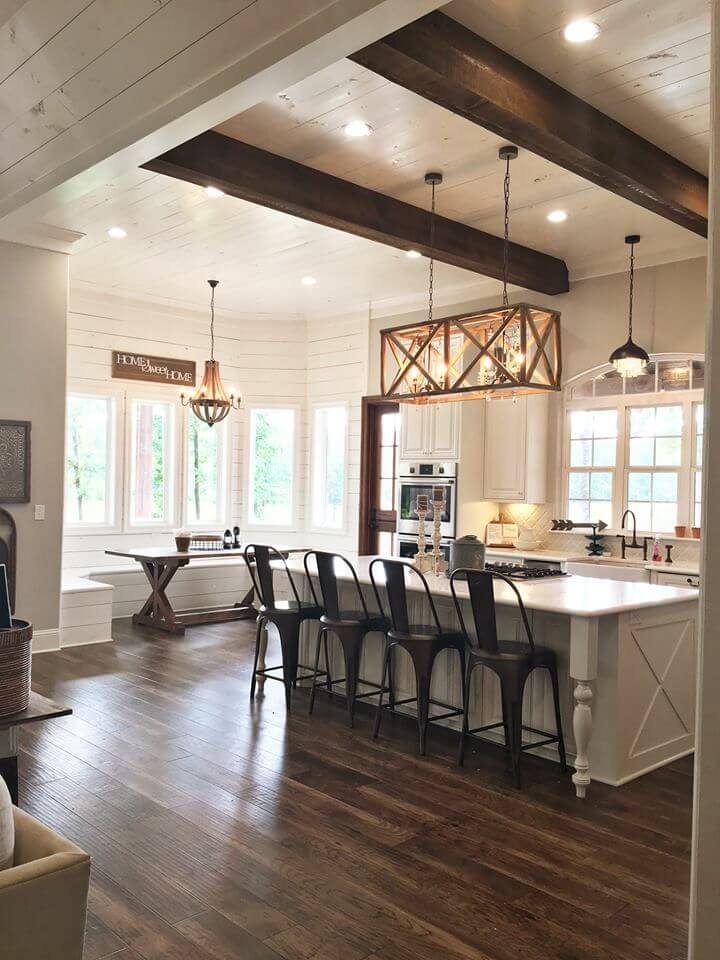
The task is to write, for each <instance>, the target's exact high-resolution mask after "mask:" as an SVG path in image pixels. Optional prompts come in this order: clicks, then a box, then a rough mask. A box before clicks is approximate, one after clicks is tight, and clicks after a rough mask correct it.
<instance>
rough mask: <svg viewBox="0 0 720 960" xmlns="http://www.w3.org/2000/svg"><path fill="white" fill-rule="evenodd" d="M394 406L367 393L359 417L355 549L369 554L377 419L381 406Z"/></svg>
mask: <svg viewBox="0 0 720 960" xmlns="http://www.w3.org/2000/svg"><path fill="white" fill-rule="evenodd" d="M383 407H385V408H387V407H395V408H397V410H398V412H399V411H400V404H399V403H398V402H397V401H395V400H388V398H387V397H381V396H369V397H363V398H362V400H361V417H360V510H359V525H358V553H359V555H360V556H368V555H370V554H371V553H372V552H373V549H372V548H373V543H372V531H371V529H370V519H371V516H370V514H371V511H372V502H373V499H374V498H373V494H374V484H375V481H376V479H377V477H376V470H375V466H376V465H375V462H374V451H375V450H376V449H377V431H378V425H379V422H380V417H379V413H380V411H381V410H382V408H383Z"/></svg>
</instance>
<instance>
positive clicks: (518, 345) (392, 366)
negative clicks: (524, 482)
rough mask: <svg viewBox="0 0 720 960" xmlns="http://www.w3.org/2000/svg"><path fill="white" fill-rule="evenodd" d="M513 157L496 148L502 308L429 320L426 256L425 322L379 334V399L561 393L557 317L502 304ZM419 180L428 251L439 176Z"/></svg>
mask: <svg viewBox="0 0 720 960" xmlns="http://www.w3.org/2000/svg"><path fill="white" fill-rule="evenodd" d="M517 154H518V151H517V147H513V146H504V147H501V148H500V159H501V160H504V161H505V179H504V184H503V186H504V191H503V192H504V201H505V242H504V248H503V249H504V257H503V296H502V304H501V305H500V306H498V307H492V308H490V309H487V310H480V311H477V312H474V313H466V314H462V315H460V316H455V317H447V318H444V319H442V320H435V319H434V318H433V260H432V259H431V260H430V270H429V295H428V317H427V320H424V321H422V322H420V323H411V324H405V325H403V326H400V327H391V328H388V329H386V330H382V331H381V332H380V384H381V391H382V394H383V396H385V397H391V398H392V399H394V400H400V401H402V402H406V403H430V402H441V401H449V400H465V399H469V400H471V399H477V398H479V397H486V398H490V397H499V396H503V395H508V394H509V395H513V396H521V395H523V394H528V393H542V392H546V391H557V390H560V389H561V382H560V379H561V373H562V360H561V347H560V314H559V313H558V311H557V310H550V309H548V308H546V307H538V306H533V305H532V304H529V303H514V304H511V303H509V302H508V295H507V275H508V251H509V243H510V231H509V226H510V161H511V160H512V159H514V158H515V157H516V156H517ZM425 181H426V183H429V184H430V185H431V186H432V206H431V220H430V246H431V247H432V245H433V240H434V215H435V185H436V184H437V183H440V182H441V181H442V177H441V175H440V174H434V173H431V174H426V177H425Z"/></svg>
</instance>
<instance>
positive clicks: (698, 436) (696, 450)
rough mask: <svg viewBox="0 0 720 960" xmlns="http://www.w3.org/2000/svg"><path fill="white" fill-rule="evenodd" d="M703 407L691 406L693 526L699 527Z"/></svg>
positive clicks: (699, 404) (700, 516)
mask: <svg viewBox="0 0 720 960" xmlns="http://www.w3.org/2000/svg"><path fill="white" fill-rule="evenodd" d="M704 417H705V406H704V404H702V403H695V404H693V422H694V425H695V437H694V442H693V453H692V455H693V470H692V475H693V476H692V491H693V526H694V527H699V526H700V524H701V522H702V458H703V421H704Z"/></svg>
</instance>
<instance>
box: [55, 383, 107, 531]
mask: <svg viewBox="0 0 720 960" xmlns="http://www.w3.org/2000/svg"><path fill="white" fill-rule="evenodd" d="M114 450H115V401H114V399H113V398H112V397H99V396H88V395H82V396H81V395H78V394H71V395H70V396H68V399H67V426H66V438H65V523H66V524H67V525H68V526H86V527H90V526H103V527H108V526H113V525H114V523H115V503H114V474H115V462H114Z"/></svg>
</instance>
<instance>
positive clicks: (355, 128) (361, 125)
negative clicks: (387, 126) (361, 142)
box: [343, 120, 373, 137]
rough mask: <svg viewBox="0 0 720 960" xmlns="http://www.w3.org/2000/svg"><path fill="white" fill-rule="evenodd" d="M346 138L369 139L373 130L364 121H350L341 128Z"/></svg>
mask: <svg viewBox="0 0 720 960" xmlns="http://www.w3.org/2000/svg"><path fill="white" fill-rule="evenodd" d="M343 130H344V131H345V136H346V137H369V136H370V134H371V133H372V132H373V128H372V127H371V126H370V124H369V123H366V122H365V121H364V120H351V121H350V123H346V124H345V126H344V127H343Z"/></svg>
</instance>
